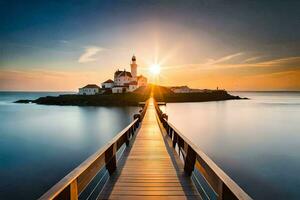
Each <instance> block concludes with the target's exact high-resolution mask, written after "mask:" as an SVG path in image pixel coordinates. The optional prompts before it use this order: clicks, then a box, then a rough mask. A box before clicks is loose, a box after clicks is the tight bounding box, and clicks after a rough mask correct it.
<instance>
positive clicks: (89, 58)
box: [78, 47, 105, 63]
mask: <svg viewBox="0 0 300 200" xmlns="http://www.w3.org/2000/svg"><path fill="white" fill-rule="evenodd" d="M104 50H105V49H104V48H101V47H86V48H85V52H84V53H83V54H82V55H81V56H80V57H79V59H78V62H79V63H87V62H93V61H96V60H97V59H96V58H95V56H96V54H97V53H98V52H100V51H104Z"/></svg>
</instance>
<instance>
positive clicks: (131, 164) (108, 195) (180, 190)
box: [98, 103, 200, 199]
mask: <svg viewBox="0 0 300 200" xmlns="http://www.w3.org/2000/svg"><path fill="white" fill-rule="evenodd" d="M122 159H124V164H123V166H120V168H121V169H119V170H118V172H117V173H115V174H114V175H112V176H111V178H110V179H109V181H108V183H107V184H106V186H105V187H104V189H103V191H102V192H101V194H100V196H99V198H98V199H139V198H140V197H142V199H157V198H162V199H168V197H171V198H172V199H193V198H195V199H200V196H199V193H198V192H197V190H196V188H195V186H194V184H193V183H192V181H191V179H190V177H188V176H185V175H184V171H183V169H184V168H183V165H182V163H181V165H180V166H176V167H174V161H173V160H172V159H171V156H170V153H169V151H168V150H167V147H166V145H165V141H164V139H163V136H162V133H161V131H160V128H159V125H158V122H157V119H156V114H155V109H154V106H153V104H152V103H150V104H149V106H148V109H147V111H146V113H145V116H144V119H143V121H142V123H141V127H140V129H139V132H138V134H137V135H136V138H135V141H134V143H133V145H132V146H131V149H130V152H129V153H128V154H126V155H124V158H122ZM177 160H179V158H177ZM146 197H147V198H146ZM187 197H188V198H187ZM190 197H192V198H190Z"/></svg>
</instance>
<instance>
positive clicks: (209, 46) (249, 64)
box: [0, 0, 300, 90]
mask: <svg viewBox="0 0 300 200" xmlns="http://www.w3.org/2000/svg"><path fill="white" fill-rule="evenodd" d="M299 7H300V2H299V1H296V0H286V1H279V0H272V1H271V0H268V1H267V0H253V1H241V0H192V1H177V0H174V1H166V0H165V1H154V0H145V1H133V0H127V1H114V0H110V1H105V0H103V1H29V0H28V1H14V0H12V1H5V0H4V1H3V0H2V1H0V18H1V21H0V23H1V26H0V43H1V46H0V72H1V74H2V75H0V89H1V90H31V89H32V90H76V89H77V88H78V87H80V86H82V85H81V84H86V83H90V82H92V83H97V84H99V83H100V82H101V81H104V80H105V79H107V78H111V76H112V73H113V72H114V70H116V69H118V68H127V69H128V68H129V62H130V57H131V56H132V54H136V56H137V58H138V63H139V65H140V68H139V69H140V70H139V72H140V73H144V74H146V75H147V74H148V71H147V67H148V66H149V64H151V63H153V62H156V61H157V62H161V66H162V72H161V77H160V80H161V83H162V84H164V85H174V84H180V85H189V86H192V87H200V88H203V87H208V88H211V87H215V86H217V85H220V86H221V87H222V86H223V87H224V88H227V89H233V90H259V89H262V90H298V89H300V84H299V83H298V82H297V78H299V74H300V73H299V70H300V69H299V68H300V65H299V63H300V62H299V60H300V59H299V56H300V28H299V27H300V14H299ZM278 73H282V74H278ZM287 74H288V75H287ZM191 75H193V77H192V78H191ZM259 76H262V78H260V77H259ZM178 77H181V78H180V79H179V78H178ZM276 77H279V78H276ZM42 79H43V80H42ZM249 80H250V82H251V80H256V81H257V84H252V85H251V84H249V82H248V81H249ZM264 80H266V82H264ZM24 81H26V82H28V84H27V85H24V84H23V82H24ZM275 82H289V83H288V84H287V83H285V84H282V85H280V84H278V83H276V84H275ZM38 83H39V84H38ZM272 83H273V84H272Z"/></svg>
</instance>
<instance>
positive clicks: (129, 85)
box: [112, 56, 148, 93]
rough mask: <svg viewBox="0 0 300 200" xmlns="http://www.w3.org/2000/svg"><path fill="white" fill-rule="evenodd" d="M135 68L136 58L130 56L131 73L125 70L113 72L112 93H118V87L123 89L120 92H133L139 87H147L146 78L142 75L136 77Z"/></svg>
mask: <svg viewBox="0 0 300 200" xmlns="http://www.w3.org/2000/svg"><path fill="white" fill-rule="evenodd" d="M137 67H138V65H137V63H136V57H135V56H132V58H131V63H130V69H131V72H128V71H126V70H125V69H124V70H123V71H120V70H117V71H116V72H115V74H114V87H113V88H112V93H120V91H121V89H120V86H122V87H123V89H122V92H133V91H134V90H136V89H137V88H139V87H141V86H147V84H148V80H147V78H146V77H144V76H143V75H140V76H138V75H137ZM115 87H117V89H114V88H115ZM124 88H125V89H126V90H125V89H124Z"/></svg>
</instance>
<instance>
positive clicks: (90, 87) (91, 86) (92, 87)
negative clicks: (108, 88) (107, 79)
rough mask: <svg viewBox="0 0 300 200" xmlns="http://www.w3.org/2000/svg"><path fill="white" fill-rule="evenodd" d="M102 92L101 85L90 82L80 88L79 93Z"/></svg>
mask: <svg viewBox="0 0 300 200" xmlns="http://www.w3.org/2000/svg"><path fill="white" fill-rule="evenodd" d="M99 92H100V87H99V86H98V85H95V84H88V85H86V86H84V87H83V88H79V92H78V94H79V95H95V94H97V93H99Z"/></svg>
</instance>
